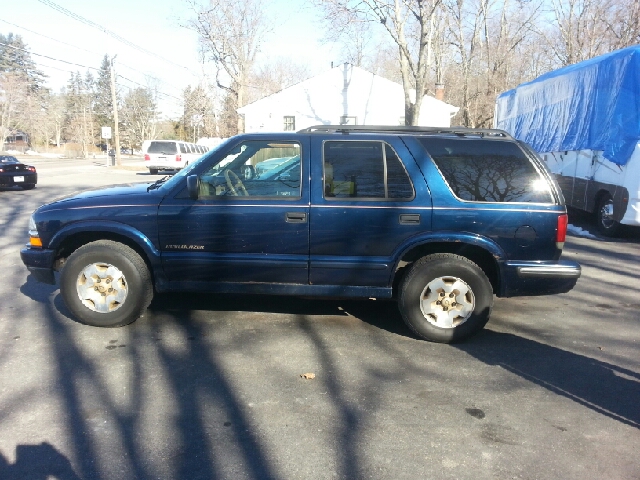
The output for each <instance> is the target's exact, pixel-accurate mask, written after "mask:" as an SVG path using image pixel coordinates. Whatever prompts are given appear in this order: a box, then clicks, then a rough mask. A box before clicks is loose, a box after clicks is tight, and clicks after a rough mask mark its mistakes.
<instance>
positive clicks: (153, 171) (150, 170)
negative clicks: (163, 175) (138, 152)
mask: <svg viewBox="0 0 640 480" xmlns="http://www.w3.org/2000/svg"><path fill="white" fill-rule="evenodd" d="M149 173H150V174H151V175H157V174H158V169H157V168H150V169H149Z"/></svg>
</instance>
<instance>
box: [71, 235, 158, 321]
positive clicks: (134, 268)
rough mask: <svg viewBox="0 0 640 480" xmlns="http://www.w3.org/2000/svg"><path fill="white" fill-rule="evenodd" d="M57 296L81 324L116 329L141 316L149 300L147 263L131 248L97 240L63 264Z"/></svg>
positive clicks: (151, 290) (73, 254)
mask: <svg viewBox="0 0 640 480" xmlns="http://www.w3.org/2000/svg"><path fill="white" fill-rule="evenodd" d="M60 293H61V294H62V298H63V299H64V303H65V304H66V306H67V308H68V309H69V310H71V313H73V315H74V316H75V317H76V318H77V319H78V320H79V321H80V322H82V323H85V324H87V325H93V326H96V327H120V326H123V325H127V324H129V323H131V322H133V321H134V320H136V319H137V318H138V317H139V316H140V315H142V314H143V313H144V311H145V310H146V308H147V307H148V306H149V304H150V303H151V299H152V298H153V285H152V282H151V275H150V273H149V269H148V268H147V264H146V263H145V262H144V260H143V259H142V258H141V257H140V255H138V254H137V253H136V252H135V251H134V250H133V249H132V248H130V247H128V246H126V245H123V244H122V243H118V242H114V241H111V240H99V241H96V242H91V243H88V244H86V245H83V246H82V247H80V248H78V249H77V250H76V251H75V252H73V253H72V254H71V255H70V256H69V258H68V259H67V261H66V262H65V264H64V268H63V269H62V274H61V276H60Z"/></svg>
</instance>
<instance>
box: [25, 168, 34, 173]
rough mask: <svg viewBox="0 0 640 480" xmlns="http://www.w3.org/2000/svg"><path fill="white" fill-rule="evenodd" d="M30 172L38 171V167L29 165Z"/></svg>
mask: <svg viewBox="0 0 640 480" xmlns="http://www.w3.org/2000/svg"><path fill="white" fill-rule="evenodd" d="M27 170H29V171H30V172H33V173H36V167H27Z"/></svg>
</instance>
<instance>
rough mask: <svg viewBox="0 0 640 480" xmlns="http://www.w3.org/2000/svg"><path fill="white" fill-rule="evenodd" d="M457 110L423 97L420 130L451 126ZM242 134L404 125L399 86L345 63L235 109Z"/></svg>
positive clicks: (402, 94)
mask: <svg viewBox="0 0 640 480" xmlns="http://www.w3.org/2000/svg"><path fill="white" fill-rule="evenodd" d="M458 110H459V109H458V108H457V107H454V106H452V105H449V104H448V103H445V102H442V101H440V100H437V99H435V98H434V97H430V96H425V97H424V100H423V102H422V108H421V111H420V120H419V123H418V124H419V125H420V126H424V127H449V126H451V118H452V117H453V116H454V115H455V114H456V113H457V112H458ZM238 113H240V114H241V115H244V119H245V121H244V123H245V132H260V131H266V132H282V131H287V130H293V131H295V130H300V129H303V128H307V127H311V126H313V125H345V124H348V125H404V92H403V89H402V85H400V84H398V83H395V82H392V81H390V80H387V79H385V78H382V77H380V76H378V75H374V74H373V73H371V72H367V71H366V70H363V69H362V68H359V67H355V66H353V65H351V64H348V63H345V64H343V65H340V66H338V67H334V68H332V69H331V70H328V71H326V72H324V73H321V74H320V75H317V76H315V77H312V78H310V79H308V80H305V81H303V82H300V83H298V84H296V85H293V86H291V87H288V88H285V89H284V90H281V91H279V92H277V93H274V94H273V95H269V96H268V97H265V98H262V99H260V100H257V101H255V102H253V103H250V104H249V105H245V106H244V107H242V108H239V109H238Z"/></svg>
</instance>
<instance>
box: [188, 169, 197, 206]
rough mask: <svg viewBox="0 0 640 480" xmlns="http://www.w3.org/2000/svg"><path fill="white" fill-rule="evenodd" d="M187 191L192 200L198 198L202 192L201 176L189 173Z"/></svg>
mask: <svg viewBox="0 0 640 480" xmlns="http://www.w3.org/2000/svg"><path fill="white" fill-rule="evenodd" d="M187 191H188V192H189V198H190V199H191V200H197V199H198V193H200V178H199V177H198V176H197V175H189V176H188V177H187Z"/></svg>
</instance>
